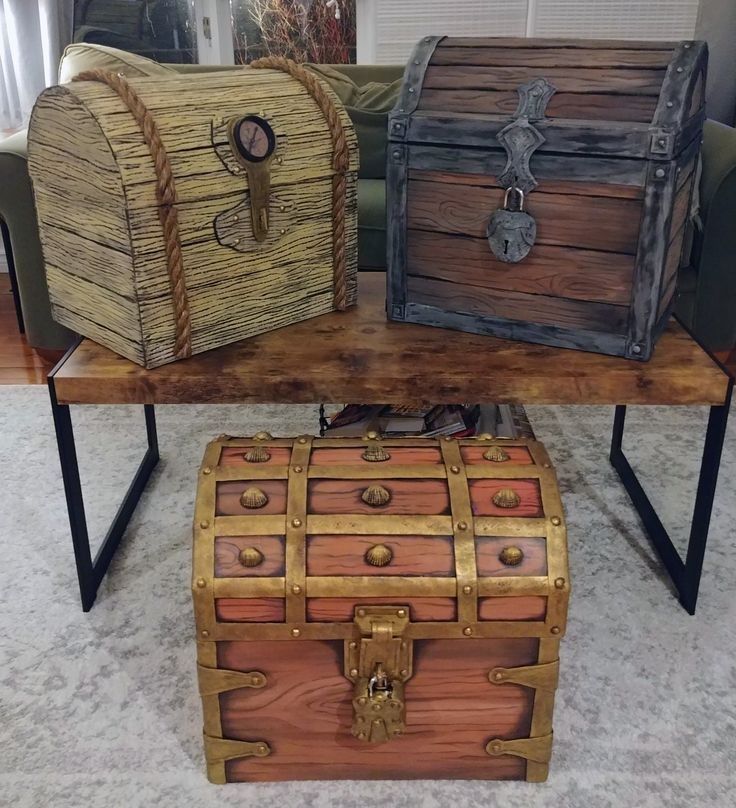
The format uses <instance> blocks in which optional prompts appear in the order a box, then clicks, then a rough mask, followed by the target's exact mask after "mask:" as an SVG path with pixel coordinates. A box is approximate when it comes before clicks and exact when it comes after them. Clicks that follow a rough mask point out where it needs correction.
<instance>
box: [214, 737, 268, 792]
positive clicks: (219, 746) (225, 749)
mask: <svg viewBox="0 0 736 808" xmlns="http://www.w3.org/2000/svg"><path fill="white" fill-rule="evenodd" d="M203 737H204V756H205V759H206V761H207V776H208V777H209V779H210V782H212V783H217V784H219V785H222V784H224V783H225V782H227V781H226V778H225V763H226V762H227V761H228V760H237V759H238V758H245V757H267V756H268V755H270V754H271V747H270V746H269V745H268V744H267V743H266V742H265V741H230V740H227V739H225V738H213V737H212V736H211V735H207V734H206V733H205V734H204V736H203Z"/></svg>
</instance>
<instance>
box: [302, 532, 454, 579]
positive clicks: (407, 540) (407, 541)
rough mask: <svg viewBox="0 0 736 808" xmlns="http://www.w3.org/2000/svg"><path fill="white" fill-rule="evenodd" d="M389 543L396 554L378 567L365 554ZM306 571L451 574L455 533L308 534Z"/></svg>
mask: <svg viewBox="0 0 736 808" xmlns="http://www.w3.org/2000/svg"><path fill="white" fill-rule="evenodd" d="M376 544H384V545H386V546H387V547H388V548H389V549H390V550H391V552H392V553H393V557H392V559H391V561H390V563H389V564H387V565H386V566H383V567H375V566H373V565H371V564H369V563H368V562H367V561H366V560H365V554H366V552H367V551H368V550H370V549H371V547H374V546H375V545H376ZM307 575H341V576H347V577H350V576H355V575H428V576H444V577H452V576H454V575H455V558H454V551H453V544H452V536H411V535H406V536H396V535H394V536H346V535H339V536H308V537H307Z"/></svg>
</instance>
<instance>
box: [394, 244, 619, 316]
mask: <svg viewBox="0 0 736 808" xmlns="http://www.w3.org/2000/svg"><path fill="white" fill-rule="evenodd" d="M408 244H409V253H408V261H407V271H408V274H409V275H418V276H424V277H428V278H435V279H436V280H446V281H454V280H457V281H460V282H462V283H468V284H471V285H473V286H480V287H483V288H486V289H495V290H497V291H499V292H503V291H505V290H506V289H509V288H511V289H514V290H516V291H517V292H528V293H530V294H542V295H553V296H556V297H568V298H572V299H574V300H592V301H598V302H601V303H616V304H619V305H628V303H629V299H630V297H631V277H632V274H633V271H634V257H633V256H630V255H621V254H617V253H605V252H594V251H592V250H572V249H569V248H567V247H556V246H545V245H536V246H535V247H534V249H533V250H532V251H531V253H530V254H529V256H528V257H527V258H525V259H524V261H522V262H521V263H520V264H504V263H502V262H501V261H498V260H497V259H496V258H495V257H494V256H493V254H492V253H491V251H490V249H489V247H488V241H487V240H486V239H485V238H482V239H481V238H461V237H457V236H448V235H443V234H442V233H431V232H427V231H423V230H411V231H410V232H409V238H408Z"/></svg>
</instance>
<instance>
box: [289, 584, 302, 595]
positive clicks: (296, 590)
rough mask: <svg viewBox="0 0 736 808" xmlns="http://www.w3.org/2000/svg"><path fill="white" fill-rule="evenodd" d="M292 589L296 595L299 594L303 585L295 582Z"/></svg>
mask: <svg viewBox="0 0 736 808" xmlns="http://www.w3.org/2000/svg"><path fill="white" fill-rule="evenodd" d="M291 591H292V592H293V593H294V594H295V595H299V594H301V591H302V588H301V586H299V584H294V586H292V587H291Z"/></svg>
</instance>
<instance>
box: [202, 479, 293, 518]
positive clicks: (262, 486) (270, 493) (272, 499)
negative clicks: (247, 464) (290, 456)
mask: <svg viewBox="0 0 736 808" xmlns="http://www.w3.org/2000/svg"><path fill="white" fill-rule="evenodd" d="M244 476H245V475H244ZM247 488H258V489H259V490H261V491H262V492H263V493H264V494H265V495H266V496H267V497H268V502H266V504H265V505H263V506H262V507H260V508H244V507H243V506H242V505H241V504H240V497H241V495H242V494H243V492H244V491H245V490H246V489H247ZM216 491H217V495H216V505H215V515H216V516H255V515H258V516H266V515H268V514H284V513H286V480H248V479H244V480H228V481H223V482H218V483H217V487H216Z"/></svg>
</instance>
